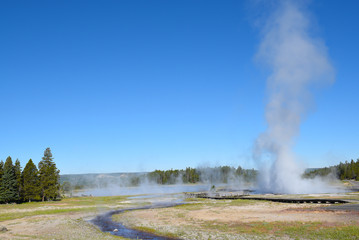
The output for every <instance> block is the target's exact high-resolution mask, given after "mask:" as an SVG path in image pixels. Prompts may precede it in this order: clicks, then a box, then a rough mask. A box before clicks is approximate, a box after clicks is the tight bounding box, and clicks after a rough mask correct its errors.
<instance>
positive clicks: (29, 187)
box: [22, 159, 41, 202]
mask: <svg viewBox="0 0 359 240" xmlns="http://www.w3.org/2000/svg"><path fill="white" fill-rule="evenodd" d="M22 180H23V189H22V193H23V199H24V200H25V201H29V202H31V200H40V199H41V196H40V182H39V176H38V171H37V168H36V165H35V164H34V163H33V162H32V160H31V159H30V160H29V161H28V162H27V164H26V166H25V168H24V171H23V172H22Z"/></svg>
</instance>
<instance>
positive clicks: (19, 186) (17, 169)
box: [14, 159, 22, 198]
mask: <svg viewBox="0 0 359 240" xmlns="http://www.w3.org/2000/svg"><path fill="white" fill-rule="evenodd" d="M14 170H15V176H16V187H17V189H18V194H19V197H20V198H21V195H22V194H21V191H22V181H21V166H20V161H19V159H16V161H15V165H14Z"/></svg>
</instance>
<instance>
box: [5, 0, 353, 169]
mask: <svg viewBox="0 0 359 240" xmlns="http://www.w3.org/2000/svg"><path fill="white" fill-rule="evenodd" d="M262 10H263V9H262ZM309 10H310V12H311V14H312V15H313V16H314V18H315V19H316V27H315V28H314V29H315V31H316V34H317V35H319V36H320V37H321V38H322V39H323V40H324V41H325V43H326V45H327V47H328V52H329V55H330V58H331V61H332V63H333V66H334V68H335V71H336V81H335V83H334V84H333V85H332V86H330V87H327V88H325V89H322V90H320V91H317V92H316V93H315V99H316V106H315V108H313V109H314V110H313V111H312V112H311V114H310V115H309V116H308V117H307V119H306V120H305V121H304V122H303V124H302V128H301V133H300V136H299V137H298V138H297V141H296V143H297V144H296V147H295V152H296V153H297V154H298V157H299V158H300V159H302V161H303V163H305V164H306V165H307V166H308V167H320V166H327V165H333V164H337V163H338V162H339V161H345V160H349V159H351V158H354V159H356V158H358V157H359V140H358V137H359V97H358V96H359V95H358V93H359V91H358V90H359V66H358V56H359V44H358V43H359V30H358V24H359V14H358V12H359V1H355V0H347V1H344V2H343V1H334V0H331V1H328V0H320V1H319V0H318V1H312V2H311V4H310V5H309ZM257 11H258V9H255V8H254V7H253V5H252V4H251V3H250V1H207V0H203V1H157V0H155V1H135V0H131V1H130V0H129V1H1V2H0V31H1V33H0V36H1V37H0V90H1V93H0V159H2V160H5V159H6V157H7V156H9V155H10V156H11V157H12V158H13V159H16V158H19V159H20V161H21V164H22V166H23V167H24V166H25V164H26V162H27V161H28V159H29V158H32V159H33V160H34V162H35V163H37V162H38V161H40V160H41V157H42V155H43V151H44V150H45V148H46V147H50V148H51V149H52V152H53V155H54V157H55V162H56V164H57V166H58V168H59V169H60V170H61V173H88V172H123V171H151V170H154V169H170V168H185V167H186V166H191V167H196V166H199V165H212V166H214V165H219V164H221V165H223V164H229V165H233V166H238V165H241V166H243V167H250V168H251V167H255V164H254V163H253V162H252V160H251V148H252V145H253V141H254V140H255V139H256V138H257V136H258V135H259V134H260V133H261V132H263V131H264V130H265V128H266V123H265V119H264V108H265V97H266V95H265V88H266V77H267V76H268V74H267V72H266V71H265V70H264V69H263V67H262V66H260V65H259V64H257V63H256V61H255V60H254V56H255V54H256V52H257V50H258V45H259V42H260V35H259V33H258V29H257V28H256V27H255V26H254V25H255V24H254V22H255V17H256V14H257Z"/></svg>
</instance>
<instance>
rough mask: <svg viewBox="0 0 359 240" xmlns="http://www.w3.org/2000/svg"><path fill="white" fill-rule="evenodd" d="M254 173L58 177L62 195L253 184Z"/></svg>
mask: <svg viewBox="0 0 359 240" xmlns="http://www.w3.org/2000/svg"><path fill="white" fill-rule="evenodd" d="M256 178H257V170H254V169H243V168H241V167H237V168H234V167H230V166H220V167H202V168H190V167H187V168H186V169H180V170H178V169H175V170H174V169H171V170H165V171H163V170H155V171H153V172H148V173H109V174H69V175H61V183H62V189H63V191H64V192H70V191H71V190H80V189H89V188H106V187H110V186H120V187H133V186H139V185H140V184H143V183H155V184H163V185H168V184H178V183H184V184H193V183H213V184H218V183H238V182H254V181H255V180H256Z"/></svg>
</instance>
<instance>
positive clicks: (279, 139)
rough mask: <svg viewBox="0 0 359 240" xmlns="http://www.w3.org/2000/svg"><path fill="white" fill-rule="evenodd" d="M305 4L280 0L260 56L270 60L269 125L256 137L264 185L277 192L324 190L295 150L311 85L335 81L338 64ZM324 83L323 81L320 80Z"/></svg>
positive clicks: (261, 186) (255, 152)
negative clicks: (306, 175)
mask: <svg viewBox="0 0 359 240" xmlns="http://www.w3.org/2000/svg"><path fill="white" fill-rule="evenodd" d="M309 27H310V21H309V18H308V15H307V14H306V13H305V10H304V7H303V6H301V5H298V4H297V2H296V1H285V0H284V1H279V3H278V8H277V9H276V10H275V11H274V13H273V14H272V15H271V16H270V17H269V18H268V20H267V22H266V24H265V26H264V28H263V29H262V31H263V40H262V42H261V44H260V48H259V51H258V55H257V57H258V58H259V59H260V60H261V61H263V62H264V63H265V64H266V65H268V66H269V67H270V69H271V72H272V73H271V75H270V77H269V78H268V80H267V90H268V103H267V106H266V114H265V117H266V121H267V124H268V126H267V130H266V131H265V132H264V133H262V134H261V135H260V136H259V137H258V138H257V140H256V143H255V147H254V159H256V160H257V161H258V163H259V168H260V177H259V189H260V190H262V191H267V192H275V193H313V192H325V191H327V189H325V185H323V183H320V182H318V181H315V182H313V181H310V180H303V179H302V178H301V174H302V173H303V169H302V168H300V167H299V166H298V164H297V163H296V157H295V155H294V153H293V151H292V148H293V144H294V138H295V137H296V136H297V135H298V134H299V129H300V123H301V121H302V120H303V118H304V117H305V116H306V114H307V112H308V108H309V107H310V104H311V103H312V102H311V101H310V100H311V94H310V91H311V88H312V87H313V86H314V85H316V86H318V85H323V84H324V85H325V84H326V83H331V82H332V81H333V79H334V77H333V76H334V74H333V72H334V71H333V68H332V66H331V64H330V62H329V60H328V57H327V54H326V48H325V45H324V43H323V42H322V41H321V40H319V39H317V38H315V37H313V36H312V35H311V34H310V33H311V32H310V31H309V30H310V29H309ZM318 83H319V84H318Z"/></svg>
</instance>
